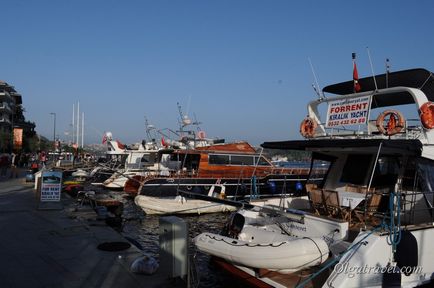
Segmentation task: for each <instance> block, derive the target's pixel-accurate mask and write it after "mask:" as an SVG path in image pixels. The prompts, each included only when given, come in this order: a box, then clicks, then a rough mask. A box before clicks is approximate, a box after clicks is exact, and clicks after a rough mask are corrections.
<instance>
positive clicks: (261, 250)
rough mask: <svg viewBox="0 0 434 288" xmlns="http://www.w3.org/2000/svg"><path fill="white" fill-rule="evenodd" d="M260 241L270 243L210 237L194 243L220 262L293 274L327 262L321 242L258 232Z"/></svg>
mask: <svg viewBox="0 0 434 288" xmlns="http://www.w3.org/2000/svg"><path fill="white" fill-rule="evenodd" d="M255 233H256V235H258V233H259V234H263V233H265V234H268V235H261V236H260V237H259V238H267V237H268V238H269V242H259V243H257V242H248V241H244V240H238V239H234V238H230V237H226V236H222V235H218V234H213V233H202V234H200V235H198V236H197V237H196V238H195V239H194V241H195V245H196V247H197V248H198V249H199V250H200V251H202V252H204V253H207V254H210V255H213V256H216V257H219V258H223V259H225V260H226V261H228V262H230V263H232V264H234V265H242V266H247V267H252V268H262V269H268V270H273V271H278V272H280V273H292V272H294V271H298V270H301V269H305V268H308V267H312V266H315V265H319V264H321V263H323V262H325V261H326V260H327V258H328V254H329V249H328V246H327V243H326V242H325V241H324V240H322V239H320V238H297V237H291V236H287V235H283V234H278V233H271V232H267V231H261V230H260V229H257V231H255Z"/></svg>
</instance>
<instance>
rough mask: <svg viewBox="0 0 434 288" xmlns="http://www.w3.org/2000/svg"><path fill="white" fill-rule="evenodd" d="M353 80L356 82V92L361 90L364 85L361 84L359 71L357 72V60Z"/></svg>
mask: <svg viewBox="0 0 434 288" xmlns="http://www.w3.org/2000/svg"><path fill="white" fill-rule="evenodd" d="M353 82H354V92H359V91H360V89H362V87H360V84H359V73H357V65H356V61H353Z"/></svg>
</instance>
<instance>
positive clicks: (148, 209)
mask: <svg viewBox="0 0 434 288" xmlns="http://www.w3.org/2000/svg"><path fill="white" fill-rule="evenodd" d="M134 202H135V203H136V205H137V206H139V207H140V208H142V210H143V211H144V212H145V213H146V214H205V213H219V212H229V211H235V210H236V209H237V208H236V207H234V206H229V205H224V204H219V203H214V202H209V201H203V200H195V199H186V198H184V197H181V196H177V197H176V198H173V197H170V198H169V197H168V198H159V197H151V196H145V195H138V196H136V197H135V198H134Z"/></svg>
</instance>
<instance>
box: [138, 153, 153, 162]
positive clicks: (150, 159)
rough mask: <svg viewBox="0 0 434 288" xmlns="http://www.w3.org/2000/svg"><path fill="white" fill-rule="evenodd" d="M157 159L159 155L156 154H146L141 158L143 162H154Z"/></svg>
mask: <svg viewBox="0 0 434 288" xmlns="http://www.w3.org/2000/svg"><path fill="white" fill-rule="evenodd" d="M156 160H157V157H156V155H155V154H145V155H143V157H142V159H140V162H142V164H153V163H155V162H157V161H156Z"/></svg>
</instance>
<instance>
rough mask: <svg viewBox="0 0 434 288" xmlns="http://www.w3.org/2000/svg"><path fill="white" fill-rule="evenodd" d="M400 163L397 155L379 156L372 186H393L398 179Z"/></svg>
mask: <svg viewBox="0 0 434 288" xmlns="http://www.w3.org/2000/svg"><path fill="white" fill-rule="evenodd" d="M398 173H399V163H398V159H397V158H396V157H387V156H382V157H380V158H378V162H377V165H376V166H375V174H374V178H373V179H372V186H374V187H384V186H393V185H395V183H396V180H397V179H398Z"/></svg>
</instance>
